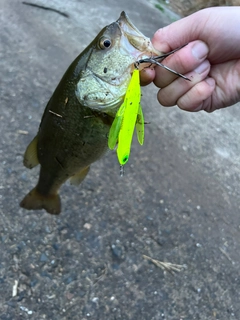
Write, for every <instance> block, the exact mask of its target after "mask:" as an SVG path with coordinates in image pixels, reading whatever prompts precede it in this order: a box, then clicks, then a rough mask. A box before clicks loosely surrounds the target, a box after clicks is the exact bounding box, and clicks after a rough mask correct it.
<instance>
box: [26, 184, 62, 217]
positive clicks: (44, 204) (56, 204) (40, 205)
mask: <svg viewBox="0 0 240 320" xmlns="http://www.w3.org/2000/svg"><path fill="white" fill-rule="evenodd" d="M20 206H21V207H22V208H24V209H27V210H38V209H45V210H46V211H47V212H48V213H51V214H59V213H60V212H61V200H60V197H59V195H58V194H53V195H42V194H40V193H39V192H38V191H37V189H36V188H34V189H32V190H31V191H30V192H29V193H28V194H27V195H26V196H25V198H24V199H23V200H22V201H21V203H20Z"/></svg>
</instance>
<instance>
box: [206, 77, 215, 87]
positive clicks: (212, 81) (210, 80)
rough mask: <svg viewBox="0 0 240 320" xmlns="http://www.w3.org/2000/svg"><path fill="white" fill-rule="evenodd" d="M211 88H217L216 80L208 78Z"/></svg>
mask: <svg viewBox="0 0 240 320" xmlns="http://www.w3.org/2000/svg"><path fill="white" fill-rule="evenodd" d="M205 81H206V82H207V83H208V84H209V85H210V86H211V87H214V86H215V80H214V79H213V78H207V79H206V80H205Z"/></svg>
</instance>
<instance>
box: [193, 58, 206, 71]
mask: <svg viewBox="0 0 240 320" xmlns="http://www.w3.org/2000/svg"><path fill="white" fill-rule="evenodd" d="M208 67H209V62H208V61H207V60H205V61H203V63H201V64H200V65H199V66H198V67H197V68H196V69H194V71H195V72H196V73H198V74H201V73H203V72H204V71H206V70H207V69H208Z"/></svg>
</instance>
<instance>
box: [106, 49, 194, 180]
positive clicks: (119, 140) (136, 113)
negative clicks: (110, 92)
mask: <svg viewBox="0 0 240 320" xmlns="http://www.w3.org/2000/svg"><path fill="white" fill-rule="evenodd" d="M185 46H186V45H183V46H181V47H179V48H177V49H175V50H173V51H171V52H168V53H164V54H162V55H161V56H156V57H150V58H149V57H148V58H145V59H140V60H138V61H137V62H136V64H135V67H136V69H135V70H134V71H133V74H132V78H131V80H130V83H129V86H128V88H127V92H126V95H125V98H124V101H123V103H122V105H121V106H120V108H119V109H118V111H117V113H116V117H115V119H114V121H113V123H112V126H111V128H110V131H109V137H108V147H109V149H112V150H113V149H114V148H115V146H116V145H117V157H118V161H119V163H120V166H121V172H122V174H123V165H124V164H126V163H127V161H128V159H129V156H130V151H131V143H132V137H133V132H134V128H135V126H136V131H137V138H138V142H139V143H140V144H141V145H142V144H143V142H144V118H143V112H142V108H141V105H140V100H141V88H140V75H139V70H138V69H137V65H139V64H141V63H151V64H156V65H159V66H161V67H163V68H165V69H166V70H168V71H170V72H172V73H174V74H176V75H178V76H179V77H182V78H183V79H185V80H188V81H191V80H190V79H189V78H187V77H185V76H184V75H182V74H181V73H178V72H176V71H174V70H172V69H170V68H169V67H167V66H165V65H164V64H162V63H161V62H160V61H163V60H164V59H165V58H166V57H168V56H169V55H171V54H173V53H175V52H176V51H178V50H179V49H181V48H183V47H185ZM157 60H160V61H157Z"/></svg>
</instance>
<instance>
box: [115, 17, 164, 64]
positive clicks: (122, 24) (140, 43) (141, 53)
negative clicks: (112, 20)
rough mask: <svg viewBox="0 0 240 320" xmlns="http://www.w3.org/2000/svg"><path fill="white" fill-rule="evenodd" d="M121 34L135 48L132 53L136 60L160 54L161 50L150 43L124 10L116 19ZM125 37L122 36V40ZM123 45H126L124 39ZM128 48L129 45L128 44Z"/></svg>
mask: <svg viewBox="0 0 240 320" xmlns="http://www.w3.org/2000/svg"><path fill="white" fill-rule="evenodd" d="M116 23H117V24H118V25H119V28H120V30H121V32H122V34H123V35H124V36H125V37H126V38H127V40H128V42H129V43H130V45H132V47H133V48H135V49H136V50H134V51H132V50H131V51H132V52H131V53H132V55H133V56H134V58H135V59H136V62H137V60H140V59H144V58H149V57H152V56H154V55H160V54H161V52H160V51H158V50H157V49H155V48H154V47H153V45H152V43H151V40H150V39H149V38H148V37H146V36H145V35H144V34H143V33H142V32H141V31H139V30H138V28H137V27H136V26H135V25H134V24H133V23H132V22H131V20H130V19H129V17H128V15H127V14H126V12H125V11H122V12H121V15H120V17H119V18H118V20H117V21H116ZM125 37H122V39H123V41H124V39H125ZM124 42H125V43H122V44H123V47H124V46H126V39H125V41H124ZM128 49H129V46H128Z"/></svg>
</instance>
